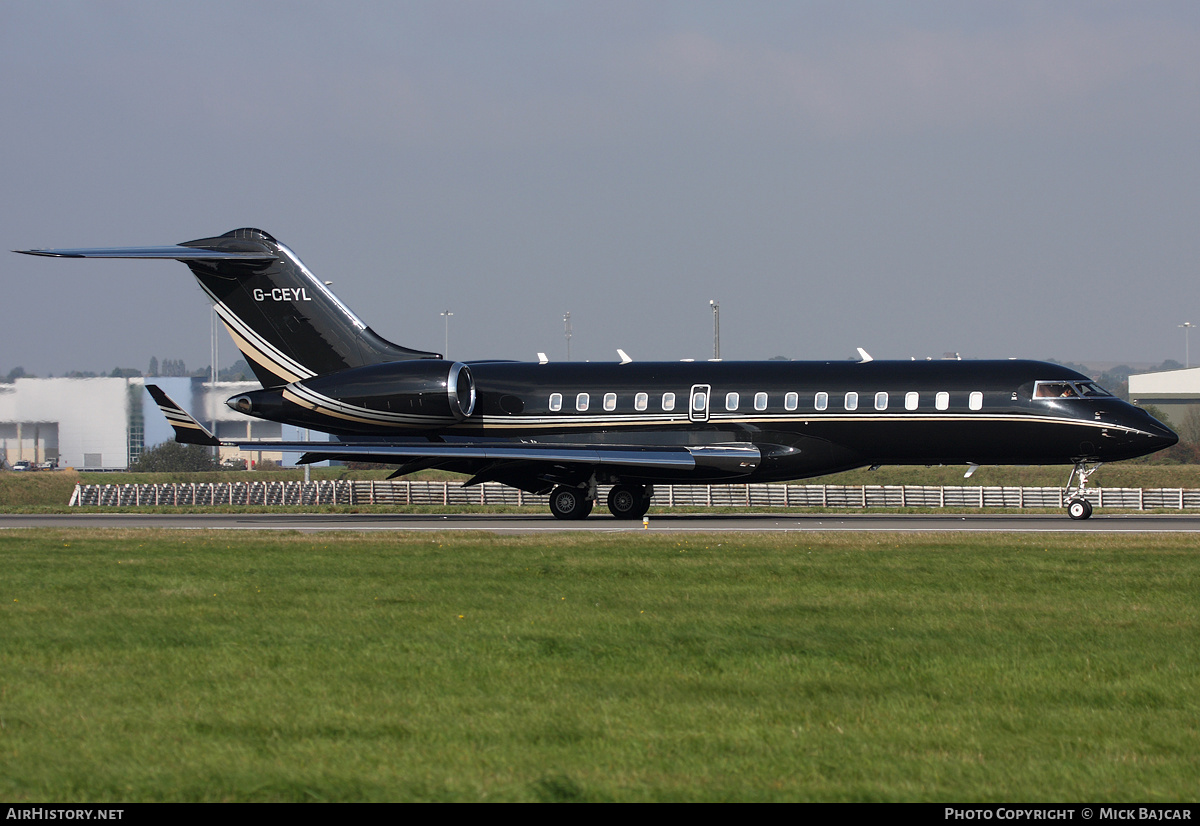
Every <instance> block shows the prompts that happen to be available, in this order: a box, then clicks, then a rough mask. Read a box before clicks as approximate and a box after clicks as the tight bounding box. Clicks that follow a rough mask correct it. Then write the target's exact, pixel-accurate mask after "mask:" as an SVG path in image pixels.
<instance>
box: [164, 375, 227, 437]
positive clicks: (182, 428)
mask: <svg viewBox="0 0 1200 826" xmlns="http://www.w3.org/2000/svg"><path fill="white" fill-rule="evenodd" d="M146 389H147V390H148V391H150V396H151V397H152V398H153V399H154V403H155V404H157V405H158V409H159V410H161V411H162V412H163V415H164V416H166V417H167V421H168V422H169V423H170V424H171V427H172V428H174V429H175V441H177V442H180V443H181V444H185V445H205V446H207V447H213V446H215V445H219V444H220V442H219V441H218V440H217V437H216V436H214V435H212V434H211V433H209V432H208V428H206V427H205V426H204V425H202V424H200V422H198V421H196V420H195V419H193V418H192V417H191V415H190V414H189V413H188V412H187V411H186V410H184V409H183V408H182V407H180V406H179V405H177V404H176V403H175V402H174V401H173V400H172V399H171V397H170V396H168V395H167V394H166V393H164V392H163V391H162V388H161V387H159V386H158V385H156V384H147V385H146Z"/></svg>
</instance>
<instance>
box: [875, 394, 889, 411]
mask: <svg viewBox="0 0 1200 826" xmlns="http://www.w3.org/2000/svg"><path fill="white" fill-rule="evenodd" d="M887 399H888V397H887V393H876V394H875V409H876V410H887Z"/></svg>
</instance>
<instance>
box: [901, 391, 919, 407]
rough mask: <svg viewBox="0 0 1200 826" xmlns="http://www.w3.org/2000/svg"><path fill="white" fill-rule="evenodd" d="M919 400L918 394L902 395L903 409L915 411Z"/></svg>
mask: <svg viewBox="0 0 1200 826" xmlns="http://www.w3.org/2000/svg"><path fill="white" fill-rule="evenodd" d="M920 400H921V395H920V394H919V393H905V394H904V409H905V410H916V409H917V403H918V402H919V401H920Z"/></svg>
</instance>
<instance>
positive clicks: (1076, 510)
mask: <svg viewBox="0 0 1200 826" xmlns="http://www.w3.org/2000/svg"><path fill="white" fill-rule="evenodd" d="M1091 515H1092V503H1091V502H1089V501H1088V500H1086V499H1072V500H1071V502H1070V504H1068V505H1067V516H1069V517H1071V518H1072V519H1087V518H1088V517H1089V516H1091Z"/></svg>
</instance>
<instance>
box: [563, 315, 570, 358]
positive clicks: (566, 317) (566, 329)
mask: <svg viewBox="0 0 1200 826" xmlns="http://www.w3.org/2000/svg"><path fill="white" fill-rule="evenodd" d="M563 336H565V337H566V339H567V361H570V360H571V311H570V310H567V314H566V315H564V316H563Z"/></svg>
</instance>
